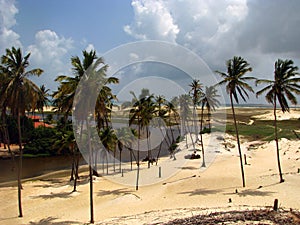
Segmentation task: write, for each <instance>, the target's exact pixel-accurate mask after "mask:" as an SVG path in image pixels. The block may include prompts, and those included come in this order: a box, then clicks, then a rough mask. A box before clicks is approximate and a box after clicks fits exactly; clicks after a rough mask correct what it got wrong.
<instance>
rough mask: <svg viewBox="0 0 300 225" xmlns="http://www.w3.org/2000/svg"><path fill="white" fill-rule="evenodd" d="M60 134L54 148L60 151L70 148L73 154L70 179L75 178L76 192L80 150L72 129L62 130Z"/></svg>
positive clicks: (74, 187) (74, 186)
mask: <svg viewBox="0 0 300 225" xmlns="http://www.w3.org/2000/svg"><path fill="white" fill-rule="evenodd" d="M58 135H59V136H60V139H58V140H56V141H55V142H54V144H53V148H55V149H57V151H58V152H61V151H63V150H65V149H68V150H69V152H70V153H71V154H72V169H71V176H70V181H72V180H74V185H73V192H76V187H77V179H78V178H79V176H78V167H79V152H78V146H77V143H76V140H75V137H74V133H73V131H72V130H62V131H61V132H59V134H58Z"/></svg>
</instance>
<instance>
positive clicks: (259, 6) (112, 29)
mask: <svg viewBox="0 0 300 225" xmlns="http://www.w3.org/2000/svg"><path fill="white" fill-rule="evenodd" d="M299 12H300V1H298V0H264V1H261V0H248V1H247V0H226V1H225V0H224V1H219V0H218V1H217V0H211V1H207V0H155V1H154V0H144V1H143V0H132V1H130V0H114V1H112V0H102V1H97V0H91V1H83V0H73V1H60V0H45V1H36V0H18V1H17V0H16V1H14V0H0V54H1V55H3V54H4V53H5V49H6V48H10V47H11V46H17V47H21V48H22V49H23V51H24V52H31V58H30V62H31V66H33V67H40V68H42V69H44V71H45V73H44V74H43V75H42V76H41V77H40V78H39V79H37V80H36V82H37V83H38V84H46V86H47V87H48V88H50V89H52V90H54V89H55V88H56V84H55V82H54V81H53V80H54V79H55V77H56V76H57V75H60V74H70V75H71V70H70V58H71V56H74V55H79V56H80V55H81V51H82V50H84V49H91V48H94V49H96V51H97V53H98V55H99V56H102V55H103V54H105V53H106V52H108V51H110V50H111V49H114V48H116V47H118V46H120V45H124V44H126V43H129V42H134V41H143V40H161V41H166V42H170V43H174V44H178V45H181V46H184V47H185V48H187V49H189V50H190V51H192V52H194V53H195V54H197V55H198V56H199V57H200V58H201V59H202V60H203V61H204V62H205V63H206V64H207V65H208V66H209V67H210V69H211V70H212V71H215V70H221V71H225V69H226V68H225V61H226V60H227V59H229V58H232V57H233V56H234V55H238V56H242V57H243V58H245V59H246V60H247V61H248V62H249V63H250V64H251V66H252V67H253V72H252V73H251V74H249V76H250V75H251V76H255V77H259V78H268V79H272V76H273V67H274V62H275V60H276V59H278V58H282V59H293V60H294V62H295V64H296V65H298V66H300V29H299V24H300V16H299ZM131 69H132V68H131ZM139 69H140V67H139ZM174 79H176V77H174ZM259 101H263V100H259ZM250 102H251V103H256V102H257V100H256V99H255V97H251V99H250Z"/></svg>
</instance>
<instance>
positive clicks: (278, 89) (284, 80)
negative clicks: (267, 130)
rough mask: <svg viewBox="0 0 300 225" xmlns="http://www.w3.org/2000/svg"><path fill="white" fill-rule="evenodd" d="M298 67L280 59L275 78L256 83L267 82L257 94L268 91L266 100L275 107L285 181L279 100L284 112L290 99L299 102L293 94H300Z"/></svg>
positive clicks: (276, 132)
mask: <svg viewBox="0 0 300 225" xmlns="http://www.w3.org/2000/svg"><path fill="white" fill-rule="evenodd" d="M297 71H298V67H297V66H294V62H293V61H292V60H281V59H278V60H277V61H276V62H275V69H274V80H258V81H257V82H256V83H257V84H260V83H263V84H267V86H266V87H264V88H263V89H262V90H260V91H258V92H257V93H256V94H257V96H259V95H261V94H263V93H264V92H267V94H266V96H265V97H266V100H267V102H269V103H271V104H272V105H273V107H274V132H275V142H276V150H277V151H276V153H277V164H278V170H279V178H280V180H279V182H280V183H282V182H284V179H283V176H282V171H281V165H280V154H279V144H278V131H277V116H276V109H277V102H278V103H279V105H280V108H281V110H282V112H286V111H289V105H288V101H287V100H289V101H291V103H292V104H297V99H296V97H295V96H294V95H293V93H295V94H300V85H299V82H300V78H299V76H298V75H299V73H298V72H297Z"/></svg>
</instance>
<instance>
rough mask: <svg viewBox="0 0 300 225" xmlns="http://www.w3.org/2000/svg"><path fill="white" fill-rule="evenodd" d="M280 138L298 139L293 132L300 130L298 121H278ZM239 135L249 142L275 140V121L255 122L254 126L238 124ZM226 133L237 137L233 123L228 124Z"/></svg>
mask: <svg viewBox="0 0 300 225" xmlns="http://www.w3.org/2000/svg"><path fill="white" fill-rule="evenodd" d="M277 126H278V138H287V139H290V140H291V139H296V138H297V137H296V135H295V134H294V133H293V130H299V129H300V123H299V121H298V120H281V121H277ZM238 130H239V134H240V135H242V136H244V137H245V138H246V139H248V140H249V141H254V140H264V141H271V140H274V137H275V135H274V121H273V120H255V121H254V123H253V124H252V125H246V124H238ZM226 133H229V134H231V135H235V129H234V125H233V124H232V123H227V124H226Z"/></svg>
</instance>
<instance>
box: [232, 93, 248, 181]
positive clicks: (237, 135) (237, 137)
mask: <svg viewBox="0 0 300 225" xmlns="http://www.w3.org/2000/svg"><path fill="white" fill-rule="evenodd" d="M230 103H231V109H232V116H233V121H234V128H235V133H236V140H237V145H238V150H239V156H240V164H241V173H242V180H243V187H246V183H245V174H244V166H243V157H242V151H241V145H240V138H239V131H238V128H237V123H236V117H235V112H234V106H233V99H232V94H230Z"/></svg>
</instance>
